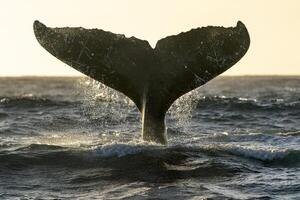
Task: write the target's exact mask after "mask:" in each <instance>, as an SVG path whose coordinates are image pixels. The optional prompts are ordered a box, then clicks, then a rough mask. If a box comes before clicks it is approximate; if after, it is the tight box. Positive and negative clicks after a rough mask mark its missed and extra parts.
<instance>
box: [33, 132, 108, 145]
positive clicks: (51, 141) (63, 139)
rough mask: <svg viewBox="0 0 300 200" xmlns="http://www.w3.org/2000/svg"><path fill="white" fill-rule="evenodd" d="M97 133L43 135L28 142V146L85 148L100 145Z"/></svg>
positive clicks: (99, 137)
mask: <svg viewBox="0 0 300 200" xmlns="http://www.w3.org/2000/svg"><path fill="white" fill-rule="evenodd" d="M102 138H103V137H101V135H100V136H99V134H98V133H80V134H79V133H45V134H44V135H43V136H39V137H34V138H32V139H30V140H29V141H28V143H30V144H44V145H54V146H62V147H85V146H91V145H96V144H99V143H101V139H102Z"/></svg>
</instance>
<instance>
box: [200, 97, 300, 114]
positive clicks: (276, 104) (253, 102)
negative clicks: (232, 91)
mask: <svg viewBox="0 0 300 200" xmlns="http://www.w3.org/2000/svg"><path fill="white" fill-rule="evenodd" d="M195 101H196V108H198V109H205V108H211V107H213V109H217V108H221V109H225V110H236V109H238V110H253V109H255V110H256V111H258V110H272V111H273V110H274V109H300V101H299V100H298V101H284V100H283V99H269V100H268V101H267V100H257V99H253V98H243V97H226V96H204V97H201V98H198V99H196V100H195Z"/></svg>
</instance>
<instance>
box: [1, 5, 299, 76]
mask: <svg viewBox="0 0 300 200" xmlns="http://www.w3.org/2000/svg"><path fill="white" fill-rule="evenodd" d="M36 19H37V20H39V21H41V22H43V23H44V24H46V25H47V26H50V27H64V26H69V27H71V26H75V27H78V26H82V27H85V28H100V29H103V30H107V31H111V32H114V33H122V34H125V35H126V36H127V37H130V36H135V37H138V38H140V39H146V40H148V41H149V42H150V44H151V45H152V46H153V47H154V46H155V43H156V41H157V40H159V39H160V38H162V37H166V36H168V35H174V34H178V33H180V32H182V31H188V30H190V29H191V28H196V27H201V26H207V25H217V26H220V25H222V26H235V25H236V22H237V21H238V20H241V21H242V22H243V23H244V24H245V25H246V27H247V28H248V31H249V33H250V38H251V45H250V49H249V51H248V53H247V54H246V55H245V57H244V58H242V60H241V61H239V62H238V63H237V64H236V65H235V66H233V67H232V68H231V69H230V70H228V71H227V72H226V73H225V75H266V74H268V75H300V50H299V49H300V39H299V36H300V20H299V19H300V1H298V0H287V1H283V0H281V1H279V0H264V1H262V0H247V1H246V0H245V1H239V0H226V1H223V0H209V1H201V0H188V1H187V0H186V1H184V0H163V1H162V0H151V1H146V0H119V1H117V0H109V1H104V0H103V1H102V0H95V1H93V0H85V1H79V0H78V1H77V0H63V1H62V0H51V1H40V0H26V1H24V0H5V1H1V4H0V25H1V29H0V42H1V50H0V52H1V59H0V76H22V75H47V76H50V75H56V76H65V75H68V76H72V75H81V74H80V73H79V72H77V71H75V70H74V69H72V68H71V67H69V66H67V65H66V64H64V63H62V62H61V61H59V60H57V59H56V58H55V57H53V56H52V55H50V54H49V53H48V52H46V51H45V50H44V49H43V48H42V47H41V46H40V45H39V44H38V42H37V41H36V39H35V37H34V33H33V29H32V24H33V21H34V20H36Z"/></svg>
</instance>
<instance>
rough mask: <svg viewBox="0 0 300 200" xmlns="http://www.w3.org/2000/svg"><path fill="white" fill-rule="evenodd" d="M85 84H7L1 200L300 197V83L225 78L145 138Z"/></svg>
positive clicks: (104, 91)
mask: <svg viewBox="0 0 300 200" xmlns="http://www.w3.org/2000/svg"><path fill="white" fill-rule="evenodd" d="M140 121H141V118H140V114H139V112H138V110H137V108H136V107H135V106H134V104H133V103H132V102H131V101H130V100H129V99H127V98H126V97H125V96H124V95H122V94H120V93H117V92H115V91H113V90H111V89H109V88H107V87H105V86H103V85H101V84H98V83H97V82H94V81H92V80H91V79H87V78H38V77H37V78H29V77H24V78H0V199H178V200H179V199H300V77H220V78H217V79H216V80H213V81H211V82H210V83H208V84H206V85H205V86H202V87H200V88H199V89H197V90H195V91H193V92H191V93H189V94H187V95H185V96H183V97H182V98H181V99H179V100H178V101H176V102H175V104H174V105H173V106H172V107H171V108H170V110H169V112H168V116H167V120H166V121H167V127H168V130H167V132H168V141H169V144H168V145H167V146H161V145H157V144H152V143H146V142H143V141H142V140H141V133H140V132H141V122H140Z"/></svg>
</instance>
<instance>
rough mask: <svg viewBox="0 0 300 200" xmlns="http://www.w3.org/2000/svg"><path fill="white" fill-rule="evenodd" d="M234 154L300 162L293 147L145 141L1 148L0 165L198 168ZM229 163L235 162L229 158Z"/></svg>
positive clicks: (288, 163) (285, 163) (283, 163)
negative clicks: (85, 145)
mask: <svg viewBox="0 0 300 200" xmlns="http://www.w3.org/2000/svg"><path fill="white" fill-rule="evenodd" d="M232 156H233V157H235V161H236V162H238V160H239V158H238V157H241V158H249V159H254V160H259V161H262V162H264V163H268V164H275V165H281V166H289V167H295V166H296V167H297V166H299V164H300V151H299V150H294V149H278V148H259V147H245V146H240V145H229V144H228V145H202V146H201V147H199V146H194V145H193V146H178V145H175V146H161V145H156V144H152V143H145V142H130V143H108V144H104V145H97V146H93V147H88V148H87V147H85V148H80V147H77V148H70V147H62V146H57V145H45V144H30V145H28V146H24V147H21V148H18V149H14V150H11V151H7V150H6V151H0V163H1V164H0V167H1V166H2V167H3V166H4V167H8V168H9V167H11V166H13V167H16V166H17V167H29V166H32V165H47V166H49V167H50V166H65V167H71V168H77V167H82V166H83V165H84V166H86V167H95V166H98V167H99V166H102V167H103V166H109V167H110V168H111V167H113V168H114V167H121V166H123V165H131V166H132V167H133V168H137V167H141V166H144V165H155V163H156V164H157V163H160V164H159V165H161V166H160V167H159V168H164V169H165V168H168V170H174V169H176V170H179V171H180V170H183V169H184V170H186V169H188V170H191V169H194V168H199V167H201V166H202V165H203V166H204V165H206V164H205V163H206V162H209V163H211V164H212V165H215V164H216V163H215V160H216V159H219V160H220V163H223V162H224V159H225V160H226V159H230V158H231V157H232ZM191 161H192V162H191ZM212 161H213V162H212ZM229 162H234V161H233V160H230V161H229ZM191 163H197V164H191ZM220 163H219V164H220ZM219 164H217V165H219ZM230 165H231V164H230ZM203 166H202V167H203ZM232 166H234V165H232Z"/></svg>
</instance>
